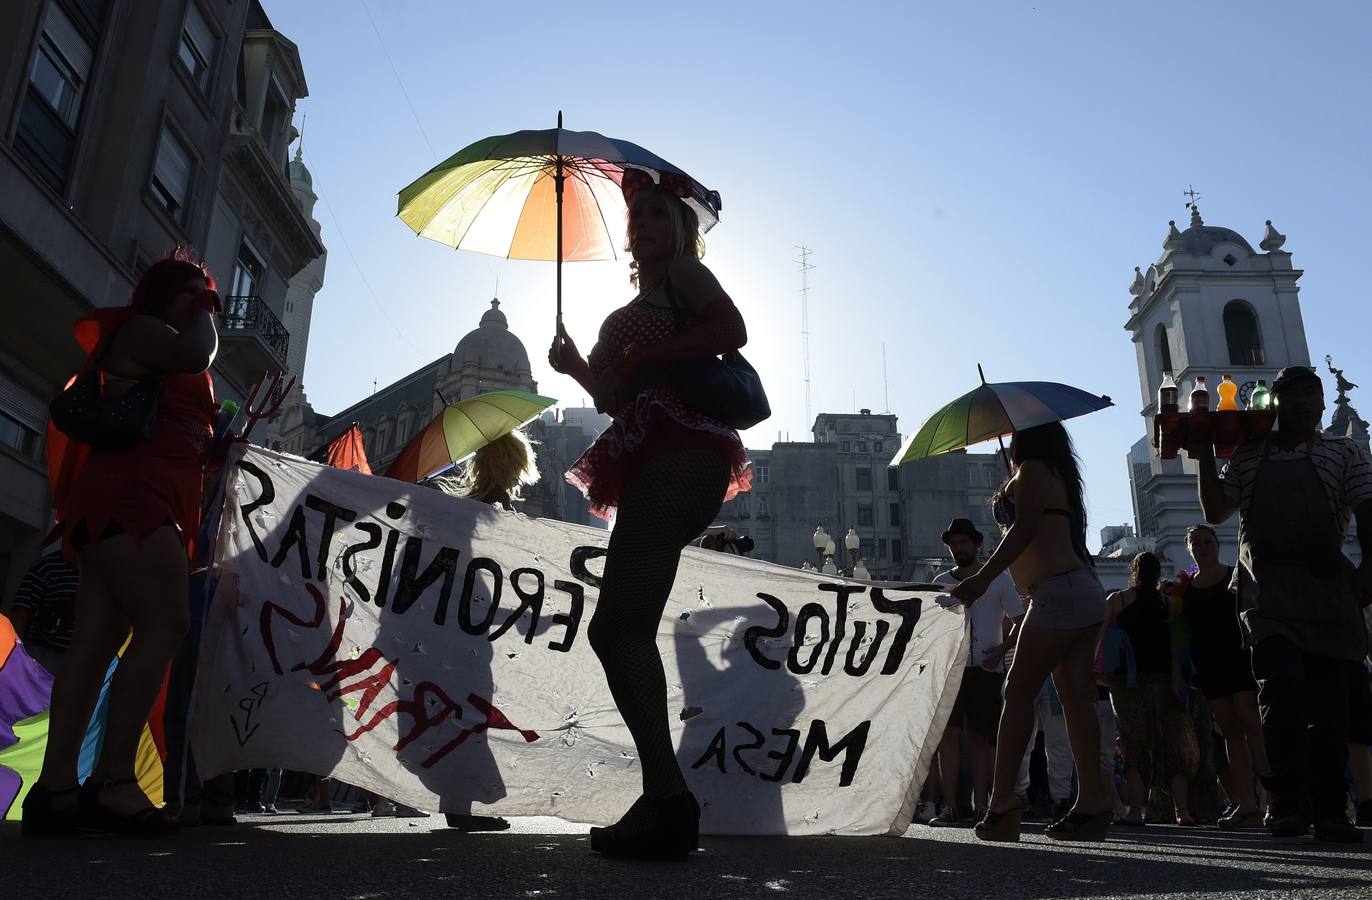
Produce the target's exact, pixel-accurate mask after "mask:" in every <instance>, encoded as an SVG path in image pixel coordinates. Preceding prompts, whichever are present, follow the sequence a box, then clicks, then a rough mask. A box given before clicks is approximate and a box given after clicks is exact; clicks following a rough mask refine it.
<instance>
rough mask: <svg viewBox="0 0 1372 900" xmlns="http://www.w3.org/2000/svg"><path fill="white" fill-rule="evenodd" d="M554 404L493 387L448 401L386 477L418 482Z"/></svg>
mask: <svg viewBox="0 0 1372 900" xmlns="http://www.w3.org/2000/svg"><path fill="white" fill-rule="evenodd" d="M556 402H557V401H556V400H554V399H553V398H552V397H541V396H539V395H538V394H528V393H525V392H524V391H491V392H490V393H488V394H478V395H477V396H475V397H470V398H468V399H466V400H462V401H459V402H457V403H452V404H449V405H447V406H445V407H443V411H442V412H440V413H439V414H438V415H437V416H435V417H434V419H433V421H432V422H430V423H429V424H428V425H425V426H424V428H423V429H422V430H421V431H420V432H419V433H418V434H416V435H415V436H414V437H413V438H412V439H411V440H410V442H409V443H408V444H406V445H405V449H404V450H401V451H400V455H399V456H397V457H396V458H395V461H394V462H392V463H391V464H390V466H389V467H388V468H387V469H386V477H387V478H395V479H397V480H399V481H409V482H417V481H421V480H423V479H425V478H427V477H429V476H430V475H433V474H434V473H435V472H441V471H442V470H443V469H446V468H448V467H449V466H451V465H453V464H454V463H458V462H461V461H462V460H464V459H466V458H467V457H468V456H471V455H472V454H473V453H475V452H476V451H478V450H480V449H481V448H482V447H484V446H486V445H487V444H489V443H490V442H491V441H494V440H495V439H496V438H499V437H503V436H505V435H507V434H509V433H510V432H511V431H514V430H515V429H516V428H519V427H521V426H523V425H525V424H527V423H528V422H531V421H532V420H533V419H534V418H535V417H536V416H537V415H538V414H539V413H541V412H543V411H544V410H545V409H547V408H548V407H550V406H552V405H553V404H554V403H556Z"/></svg>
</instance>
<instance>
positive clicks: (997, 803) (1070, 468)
mask: <svg viewBox="0 0 1372 900" xmlns="http://www.w3.org/2000/svg"><path fill="white" fill-rule="evenodd" d="M1010 459H1011V461H1012V463H1013V468H1012V471H1011V474H1010V477H1009V478H1008V479H1007V480H1006V482H1005V484H1004V485H1003V486H1002V487H1001V489H1000V490H999V491H998V492H997V494H996V497H995V499H994V512H995V515H996V521H997V522H998V523H1000V525H1001V527H1002V528H1004V529H1006V531H1005V536H1004V538H1003V539H1002V540H1001V543H1000V546H999V547H997V548H996V552H995V553H994V554H992V556H991V558H990V559H989V560H987V562H986V564H985V565H984V566H982V568H981V570H980V571H978V572H977V574H975V575H973V576H972V577H970V578H967V579H965V580H964V581H962V582H961V583H959V584H958V585H957V586H956V587H954V588H952V590H951V591H950V592H949V593H951V594H952V595H953V596H954V597H956V598H957V599H959V600H961V601H962V602H963V603H964V604H966V605H968V606H970V605H972V603H974V602H976V600H977V598H979V597H980V596H981V595H982V594H984V593H985V592H986V590H987V588H988V587H989V585H990V583H991V580H992V579H993V578H995V577H996V576H997V575H999V574H1000V573H1001V572H1003V571H1005V570H1006V569H1009V570H1010V574H1011V576H1012V577H1013V578H1014V580H1015V584H1016V585H1018V586H1019V588H1020V590H1021V592H1023V593H1024V594H1026V595H1028V597H1029V598H1030V603H1029V612H1028V614H1027V615H1026V616H1025V618H1024V623H1023V625H1022V626H1021V628H1020V635H1019V643H1018V645H1017V646H1016V648H1015V661H1014V663H1013V664H1012V665H1011V666H1010V672H1009V674H1008V675H1007V676H1006V681H1005V705H1004V707H1003V708H1002V710H1001V715H1000V730H999V733H998V736H997V740H996V771H995V780H994V784H993V787H992V791H991V800H990V803H989V804H988V805H987V810H986V815H985V817H984V818H983V819H982V821H981V822H980V823H979V824H978V825H977V827H976V833H977V837H979V838H981V839H982V840H985V841H1017V840H1019V819H1020V802H1019V798H1018V797H1016V796H1015V781H1016V779H1017V778H1018V776H1019V766H1020V760H1021V759H1023V757H1024V750H1025V748H1026V747H1027V746H1028V744H1029V739H1030V737H1031V736H1032V729H1033V726H1034V698H1035V697H1037V696H1038V692H1039V688H1041V687H1042V686H1043V682H1044V679H1046V678H1047V677H1048V676H1049V675H1050V674H1051V675H1052V676H1053V684H1054V686H1055V687H1056V688H1057V692H1058V697H1059V698H1060V699H1061V701H1062V709H1063V714H1064V715H1065V716H1066V718H1067V736H1068V740H1069V742H1070V743H1071V746H1072V758H1073V760H1074V761H1075V762H1076V766H1077V779H1078V789H1077V800H1076V803H1075V804H1074V806H1073V808H1072V810H1071V811H1070V812H1069V813H1068V814H1067V815H1066V816H1065V817H1063V818H1062V819H1060V820H1059V821H1057V822H1055V823H1053V824H1052V825H1051V826H1049V828H1048V830H1047V831H1046V832H1045V833H1046V834H1047V835H1048V837H1050V838H1054V839H1056V840H1075V841H1088V840H1090V841H1094V840H1101V839H1102V838H1103V837H1104V835H1105V833H1106V831H1107V830H1108V829H1109V827H1110V821H1111V818H1112V817H1113V813H1114V803H1113V801H1112V800H1111V798H1110V795H1109V793H1107V791H1106V787H1105V783H1104V779H1103V778H1101V777H1100V763H1099V756H1100V725H1099V723H1098V722H1097V719H1096V708H1095V700H1096V686H1095V681H1094V677H1093V675H1092V663H1093V661H1094V658H1095V653H1096V644H1097V642H1098V641H1099V639H1100V631H1101V623H1102V622H1104V621H1105V617H1106V612H1107V606H1106V602H1105V590H1104V588H1102V587H1101V584H1100V580H1099V579H1098V578H1097V577H1096V573H1095V568H1094V567H1093V565H1092V562H1091V554H1090V551H1088V550H1087V548H1086V510H1085V505H1084V501H1083V493H1084V492H1083V487H1082V479H1081V470H1080V467H1079V465H1078V461H1077V457H1076V453H1075V451H1074V450H1073V449H1072V440H1071V438H1070V437H1069V436H1068V434H1067V429H1065V428H1063V427H1062V425H1061V424H1060V423H1057V422H1052V423H1049V424H1047V425H1039V426H1036V427H1034V428H1027V429H1025V430H1023V431H1020V432H1016V434H1015V437H1014V440H1013V441H1012V443H1011V445H1010Z"/></svg>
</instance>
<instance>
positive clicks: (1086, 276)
mask: <svg viewBox="0 0 1372 900" xmlns="http://www.w3.org/2000/svg"><path fill="white" fill-rule="evenodd" d="M264 5H265V7H266V9H267V12H268V15H270V17H271V18H272V21H273V24H274V25H275V26H276V28H277V29H278V30H279V31H281V32H282V33H283V34H285V35H287V36H288V37H290V38H291V39H292V40H294V41H295V42H296V43H297V44H298V45H299V47H300V53H301V57H302V60H303V62H304V67H305V73H306V77H307V79H308V82H309V87H310V97H309V98H307V99H305V100H303V101H301V103H300V105H299V113H307V114H308V119H307V121H306V122H305V144H304V148H305V158H306V162H307V163H308V164H309V166H310V168H311V170H312V172H313V174H314V179H315V188H316V190H317V192H318V193H319V194H320V197H321V200H320V203H319V207H318V209H317V211H316V213H317V215H318V218H319V220H320V222H321V223H322V224H323V239H324V242H325V244H326V245H327V246H328V248H329V265H328V272H327V275H326V278H325V283H324V288H323V290H322V291H321V292H320V294H319V296H318V298H317V301H316V305H315V312H314V323H313V328H312V332H311V337H310V347H309V358H308V364H307V369H306V378H305V384H306V389H307V392H308V395H309V398H310V400H311V402H312V403H313V404H314V406H315V408H316V409H317V410H318V411H319V412H322V413H335V412H338V411H340V410H341V409H343V408H344V407H346V406H348V405H349V404H351V403H353V402H355V401H356V400H358V399H360V398H361V397H363V396H365V395H367V394H368V393H370V392H371V390H372V383H373V379H376V380H377V381H378V382H379V384H381V385H385V384H388V383H390V382H391V381H393V380H395V379H396V378H398V377H400V376H402V375H405V374H407V373H408V372H410V371H413V370H414V369H416V368H418V367H419V366H421V365H422V364H424V363H427V362H430V361H432V360H434V359H437V358H438V357H440V356H442V355H443V354H445V353H449V352H451V350H452V348H453V346H454V345H455V344H456V342H457V340H458V339H459V338H460V337H461V336H462V335H463V334H465V333H466V332H467V331H468V330H469V329H471V328H472V327H474V326H475V324H476V321H477V319H478V318H479V316H480V315H481V312H482V311H483V310H484V309H485V308H486V307H487V305H488V303H489V300H490V298H491V297H492V296H493V294H494V293H495V289H496V281H497V279H499V285H500V287H499V291H500V298H501V300H502V309H503V310H504V311H505V312H506V313H507V314H508V316H509V319H510V326H511V328H512V329H513V330H514V332H515V333H516V334H517V335H519V337H520V338H521V339H522V340H523V341H524V343H525V346H526V347H527V348H528V350H529V357H530V360H531V361H532V363H533V369H534V376H535V378H536V379H537V380H538V383H539V389H540V391H542V392H543V393H545V394H549V395H551V396H554V397H558V398H560V399H561V400H562V401H563V402H564V403H568V404H570V405H580V404H581V403H582V398H581V394H582V392H581V390H580V388H579V387H577V386H576V385H575V384H574V382H572V381H571V379H569V378H565V377H563V376H559V375H557V374H556V373H554V372H552V371H551V370H550V369H549V368H548V366H547V363H546V353H547V346H548V342H549V340H550V339H551V336H552V325H553V266H552V264H551V263H547V264H545V263H536V262H507V261H505V260H501V259H495V258H491V257H485V256H478V255H475V254H469V253H462V252H455V251H453V250H451V249H449V248H446V247H444V246H442V245H440V244H437V243H434V242H432V241H428V240H424V239H421V238H418V237H415V236H414V235H413V233H412V232H411V231H410V230H409V228H408V227H406V226H405V225H404V224H403V223H402V222H400V221H399V220H398V219H396V218H395V217H394V216H395V211H396V209H395V204H396V194H397V192H398V191H399V190H400V189H401V188H402V187H404V186H405V185H406V184H408V183H409V182H411V181H412V180H414V179H415V178H417V177H418V176H419V175H421V174H422V173H424V172H425V171H427V170H428V169H429V168H430V167H431V166H433V165H434V164H435V162H437V161H439V160H440V159H442V158H446V157H447V156H448V155H450V154H451V153H453V152H455V151H457V150H458V149H460V148H462V147H464V146H466V145H467V144H469V143H471V142H472V141H475V140H477V139H479V138H481V137H485V136H487V135H492V134H501V133H506V132H510V131H516V130H520V129H525V128H548V127H552V126H553V125H554V123H555V116H556V114H557V111H558V110H559V109H561V110H563V111H565V114H566V126H567V127H568V128H575V129H581V130H590V131H599V132H602V133H604V134H608V135H612V136H615V137H619V138H624V139H627V140H631V141H633V142H635V143H638V144H641V145H643V146H645V147H647V148H648V149H650V150H652V151H654V152H655V153H658V154H659V155H661V156H663V157H665V158H667V159H668V160H671V161H672V162H674V163H676V164H677V165H679V166H681V167H682V168H684V169H686V170H687V171H688V172H690V173H691V174H692V175H694V176H695V177H696V178H697V179H698V180H700V181H701V182H703V183H705V184H706V185H708V186H710V187H713V188H717V189H718V190H719V191H720V192H721V193H722V195H723V197H724V210H723V216H722V221H721V223H720V225H719V226H718V227H717V228H716V229H714V230H713V231H712V232H711V233H710V234H709V235H708V236H707V245H708V251H707V254H706V258H705V261H706V263H707V264H708V265H709V266H710V267H711V268H712V269H713V270H714V271H715V273H716V274H717V275H718V276H719V278H720V280H721V282H722V283H723V284H724V286H725V288H726V289H727V290H728V291H729V292H730V294H731V295H732V296H733V297H734V299H735V302H736V303H737V304H738V305H739V307H740V308H741V309H742V310H743V312H744V315H745V316H746V317H747V320H748V323H749V330H750V334H751V342H750V344H749V346H748V349H747V354H748V356H749V357H750V359H751V360H752V361H753V363H754V364H755V365H756V366H757V367H758V369H759V371H760V372H761V373H762V375H763V377H764V379H765V381H766V384H767V386H768V389H769V393H770V395H771V398H772V404H773V409H774V415H773V417H772V419H771V420H770V421H768V422H765V423H763V424H762V425H760V426H758V427H757V428H755V429H753V430H752V431H751V432H749V433H747V434H746V435H745V439H746V440H747V443H748V445H749V446H752V447H764V446H768V445H770V444H771V442H772V441H774V440H776V439H777V437H778V434H781V435H782V436H785V435H789V436H790V437H791V439H793V440H806V439H808V431H809V424H810V423H808V422H806V421H805V413H804V400H803V390H802V365H801V352H800V350H801V339H800V296H799V287H800V275H799V271H798V267H797V264H796V262H795V259H796V256H797V251H796V249H795V248H796V245H798V244H806V245H808V246H809V247H810V248H811V249H812V250H813V251H814V255H813V257H812V262H813V264H814V265H815V266H816V268H815V269H814V271H813V272H811V273H810V283H811V297H810V324H811V331H812V336H811V345H810V346H811V368H812V379H813V383H812V409H813V411H814V412H816V413H818V412H844V411H850V410H853V409H855V408H856V407H869V408H871V409H872V410H873V411H875V412H882V411H886V410H887V408H888V406H889V410H890V411H891V412H893V413H896V414H898V415H899V416H900V428H901V430H902V432H903V433H905V434H906V435H908V434H909V433H910V432H911V431H912V430H914V429H917V428H918V427H919V425H920V424H921V423H922V422H923V421H924V419H925V418H926V417H927V416H928V415H929V414H930V413H932V412H933V411H934V410H935V409H936V408H937V407H939V406H940V405H942V404H943V403H944V402H946V401H947V400H950V399H952V398H953V397H955V396H957V395H959V394H961V393H963V392H965V391H966V390H969V389H970V388H971V387H973V386H974V385H975V383H976V363H977V362H978V361H980V362H982V363H983V364H984V365H985V366H986V370H987V375H988V377H989V378H990V380H992V381H1013V380H1040V379H1041V380H1052V381H1065V382H1068V383H1071V384H1075V385H1077V386H1080V387H1082V388H1085V389H1088V390H1090V391H1092V392H1095V393H1102V394H1109V395H1110V396H1112V397H1114V398H1115V399H1116V401H1117V403H1118V406H1117V407H1115V408H1113V409H1110V410H1107V411H1105V412H1102V413H1097V414H1096V415H1094V416H1090V417H1087V418H1084V419H1078V420H1076V421H1074V422H1073V423H1072V425H1071V430H1072V432H1073V434H1074V436H1075V437H1076V439H1077V442H1078V448H1079V450H1080V452H1081V454H1082V457H1083V459H1084V461H1085V464H1086V473H1087V490H1088V494H1089V503H1090V518H1091V521H1090V530H1091V533H1092V542H1093V544H1095V543H1096V541H1097V534H1096V533H1097V531H1098V529H1099V528H1100V527H1102V526H1105V525H1109V524H1115V523H1122V522H1130V521H1132V510H1131V506H1130V500H1129V489H1128V480H1127V475H1126V467H1125V462H1124V457H1125V453H1126V452H1127V450H1128V448H1129V447H1130V445H1132V444H1133V443H1134V441H1135V440H1137V439H1138V437H1139V436H1141V434H1142V433H1143V427H1144V426H1143V420H1142V419H1141V418H1140V416H1139V409H1140V403H1139V387H1138V376H1137V368H1136V362H1135V353H1134V347H1133V345H1132V344H1131V342H1130V340H1129V336H1128V334H1127V333H1126V332H1125V331H1124V330H1123V325H1124V322H1125V320H1126V318H1127V306H1128V302H1129V299H1130V297H1129V294H1128V291H1127V287H1128V285H1129V282H1130V280H1131V279H1132V277H1133V272H1134V266H1143V267H1145V268H1146V267H1147V265H1148V264H1149V263H1151V262H1153V261H1154V260H1155V259H1156V258H1157V256H1158V255H1159V253H1160V252H1161V244H1162V240H1163V237H1164V236H1165V234H1166V230H1167V221H1168V219H1177V220H1178V221H1179V223H1180V224H1181V225H1182V227H1185V224H1186V219H1187V211H1186V210H1185V209H1184V208H1183V203H1184V202H1185V200H1186V198H1185V197H1183V195H1182V191H1183V190H1184V189H1185V188H1186V187H1187V185H1188V184H1194V185H1195V187H1196V188H1197V190H1199V191H1200V192H1201V194H1202V198H1201V200H1200V209H1201V212H1202V213H1203V215H1204V217H1205V220H1206V222H1207V223H1208V224H1211V225H1223V226H1226V227H1229V228H1233V229H1235V230H1236V231H1238V232H1240V233H1241V234H1243V235H1244V236H1245V237H1247V238H1248V239H1249V241H1250V242H1252V243H1253V244H1254V245H1256V244H1257V242H1258V240H1260V238H1261V236H1262V229H1263V221H1264V220H1265V219H1272V220H1273V222H1274V224H1275V225H1276V226H1277V228H1278V229H1279V230H1281V231H1282V232H1283V233H1285V234H1286V235H1288V236H1289V240H1288V242H1287V244H1286V247H1285V249H1286V250H1289V251H1291V252H1292V253H1293V254H1294V264H1295V265H1296V266H1297V267H1298V268H1301V269H1304V270H1305V273H1306V274H1305V275H1304V277H1303V278H1302V279H1301V281H1300V286H1301V305H1302V309H1303V312H1304V316H1305V327H1306V332H1307V335H1308V338H1309V343H1310V352H1311V356H1312V358H1313V359H1315V360H1322V359H1323V357H1324V355H1325V354H1326V353H1329V354H1333V356H1334V358H1335V360H1336V362H1337V363H1338V364H1339V365H1341V366H1344V367H1346V368H1347V369H1348V375H1349V376H1350V377H1351V378H1352V379H1353V380H1354V381H1358V380H1360V379H1361V380H1362V381H1363V383H1365V384H1367V385H1368V388H1367V389H1366V390H1364V391H1361V392H1357V393H1355V394H1354V401H1355V402H1357V401H1359V400H1361V401H1362V407H1363V410H1362V411H1363V413H1364V416H1365V417H1366V416H1367V415H1369V414H1372V354H1369V353H1368V352H1367V339H1368V335H1369V334H1372V313H1369V311H1368V304H1367V291H1366V285H1367V278H1368V275H1367V269H1366V260H1367V259H1368V258H1369V250H1368V244H1369V240H1370V239H1372V234H1369V228H1368V226H1367V224H1366V221H1367V210H1368V209H1369V208H1372V165H1369V160H1370V159H1372V119H1370V118H1369V116H1368V115H1367V98H1368V96H1369V88H1372V77H1369V76H1372V38H1370V37H1369V35H1372V27H1369V26H1372V12H1369V10H1372V7H1369V6H1367V5H1366V4H1363V3H1361V2H1322V3H1318V4H1291V3H1273V2H1254V3H1245V4H1241V5H1238V6H1233V5H1230V6H1224V5H1217V4H1200V5H1197V4H1195V3H1148V4H1143V3H1099V2H1085V0H1083V2H1047V0H1039V2H1037V3H1034V2H1032V0H1031V2H979V3H908V2H884V3H869V2H849V3H807V2H801V0H792V2H775V3H773V2H742V3H740V2H737V0H733V2H713V0H705V2H696V3H690V4H687V3H677V4H670V5H668V4H652V3H649V4H636V5H627V6H619V7H613V6H604V5H602V6H600V7H596V6H594V5H590V6H588V5H585V4H582V5H579V6H578V5H572V6H569V5H567V4H550V3H540V2H526V3H522V4H503V5H502V4H468V3H461V4H458V3H451V2H441V0H425V2H420V0H386V2H382V0H365V5H364V0H329V2H322V0H316V2H303V0H264ZM369 13H370V16H371V17H374V22H375V29H374V27H373V24H372V19H369ZM383 47H384V49H383ZM387 51H389V55H390V59H391V60H392V61H393V64H394V70H395V71H394V72H393V71H392V62H390V61H388V59H387ZM397 73H398V78H397ZM402 84H403V88H402ZM407 95H408V98H409V101H412V103H413V107H414V110H415V112H416V113H417V121H416V115H415V114H413V113H412V112H411V105H410V102H407V99H406V98H407ZM299 124H300V115H297V125H299ZM564 273H565V274H564V278H565V291H564V297H565V305H566V318H567V322H568V327H569V329H570V331H571V333H572V335H573V337H574V338H575V339H576V340H577V341H578V343H579V344H580V346H581V349H582V351H583V353H584V352H589V350H590V346H591V344H592V343H593V342H594V337H595V329H596V328H597V326H598V325H599V323H600V321H601V319H602V318H603V317H604V316H605V314H606V313H608V312H609V311H610V310H611V309H613V308H615V307H616V306H618V305H620V304H622V303H624V302H626V301H627V300H628V299H629V298H630V297H631V295H632V291H631V289H630V288H629V285H628V283H627V280H626V274H627V269H626V268H625V265H624V263H622V262H604V263H577V264H573V265H569V266H567V267H566V268H565V269H564ZM383 310H384V311H383ZM883 346H884V347H885V350H886V360H887V374H888V377H889V403H888V401H887V399H886V396H885V393H884V391H883V373H882V348H883ZM1359 393H1360V394H1362V395H1363V396H1362V397H1359V396H1358V394H1359ZM1330 399H1331V400H1332V397H1331V398H1330Z"/></svg>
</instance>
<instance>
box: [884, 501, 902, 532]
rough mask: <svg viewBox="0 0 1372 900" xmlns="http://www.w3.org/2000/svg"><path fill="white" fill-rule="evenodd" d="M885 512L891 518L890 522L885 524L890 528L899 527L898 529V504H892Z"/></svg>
mask: <svg viewBox="0 0 1372 900" xmlns="http://www.w3.org/2000/svg"><path fill="white" fill-rule="evenodd" d="M887 512H888V513H889V514H890V516H891V521H889V522H887V523H886V524H888V525H890V526H891V527H892V528H899V527H900V504H899V503H892V504H891V505H890V508H889V509H888V510H887Z"/></svg>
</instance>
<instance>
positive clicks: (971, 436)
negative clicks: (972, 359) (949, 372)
mask: <svg viewBox="0 0 1372 900" xmlns="http://www.w3.org/2000/svg"><path fill="white" fill-rule="evenodd" d="M977 371H978V372H980V371H981V366H977ZM1114 405H1115V404H1114V402H1113V401H1111V399H1110V398H1109V397H1106V396H1103V395H1098V394H1091V393H1087V392H1086V391H1083V390H1081V389H1080V388H1074V387H1072V386H1071V385H1068V384H1059V383H1058V382H1056V381H1007V382H1003V383H1000V384H987V382H986V376H985V375H983V376H982V379H981V384H980V385H978V386H977V388H976V389H975V390H973V391H970V392H968V393H966V394H963V395H962V396H961V397H959V398H957V399H956V400H954V401H953V402H952V403H949V404H948V405H947V406H944V407H943V408H942V409H940V410H939V411H938V412H936V413H934V414H933V415H932V416H930V417H929V418H928V420H927V421H926V422H925V423H924V425H922V426H921V427H920V429H919V431H917V432H915V434H914V435H913V436H912V437H911V438H910V439H909V440H907V441H906V442H905V445H904V446H902V447H901V448H900V451H899V452H898V453H896V455H895V458H894V459H892V460H891V467H892V468H894V467H896V466H900V465H904V464H905V463H909V462H917V461H918V460H921V459H928V458H929V457H931V456H937V455H939V454H940V453H950V452H952V451H954V450H961V449H963V448H964V447H970V446H972V445H973V444H980V443H982V442H983V441H991V440H999V439H1002V438H1004V437H1006V436H1007V435H1011V434H1014V433H1015V432H1016V431H1023V430H1024V429H1026V428H1033V427H1034V426H1035V425H1047V424H1048V423H1049V422H1062V421H1065V420H1067V419H1074V418H1076V417H1077V416H1084V415H1086V414H1087V413H1093V412H1096V411H1097V410H1101V409H1105V408H1106V407H1108V406H1114ZM1003 450H1004V448H1003V447H1002V451H1003Z"/></svg>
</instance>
